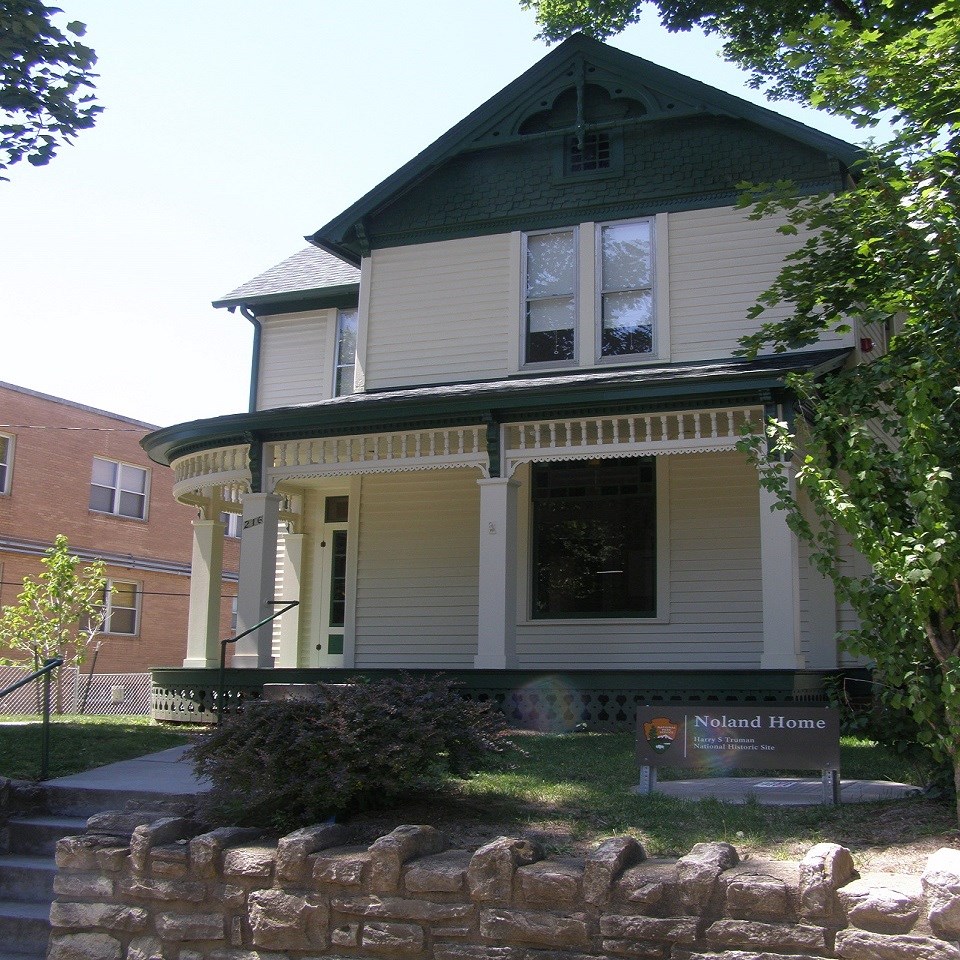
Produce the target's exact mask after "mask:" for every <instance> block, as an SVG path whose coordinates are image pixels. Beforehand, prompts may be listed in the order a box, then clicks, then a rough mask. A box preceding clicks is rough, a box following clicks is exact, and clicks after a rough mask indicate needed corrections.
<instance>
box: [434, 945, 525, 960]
mask: <svg viewBox="0 0 960 960" xmlns="http://www.w3.org/2000/svg"><path fill="white" fill-rule="evenodd" d="M433 956H434V960H527V957H528V951H526V950H523V949H521V948H519V947H484V946H477V945H476V944H473V943H436V944H434V947H433Z"/></svg>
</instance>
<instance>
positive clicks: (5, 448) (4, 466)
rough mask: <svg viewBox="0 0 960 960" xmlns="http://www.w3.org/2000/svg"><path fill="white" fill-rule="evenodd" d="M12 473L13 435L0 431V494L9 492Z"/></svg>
mask: <svg viewBox="0 0 960 960" xmlns="http://www.w3.org/2000/svg"><path fill="white" fill-rule="evenodd" d="M12 473H13V437H8V436H7V435H6V434H4V433H0V496H2V495H3V494H5V493H9V492H10V477H11V474H12Z"/></svg>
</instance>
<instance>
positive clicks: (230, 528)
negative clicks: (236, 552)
mask: <svg viewBox="0 0 960 960" xmlns="http://www.w3.org/2000/svg"><path fill="white" fill-rule="evenodd" d="M220 522H221V523H222V524H223V535H224V536H225V537H230V538H231V539H233V540H239V539H240V532H241V531H242V529H243V516H242V515H241V514H239V513H229V512H228V511H226V510H224V511H223V512H222V513H221V514H220Z"/></svg>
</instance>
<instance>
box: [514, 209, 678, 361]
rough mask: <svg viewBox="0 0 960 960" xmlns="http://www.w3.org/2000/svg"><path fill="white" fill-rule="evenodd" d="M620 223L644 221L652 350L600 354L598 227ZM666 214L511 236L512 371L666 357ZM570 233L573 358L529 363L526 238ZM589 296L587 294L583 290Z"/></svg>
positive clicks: (668, 358) (599, 235)
mask: <svg viewBox="0 0 960 960" xmlns="http://www.w3.org/2000/svg"><path fill="white" fill-rule="evenodd" d="M625 223H648V224H649V225H650V244H651V261H652V262H651V284H650V288H651V292H652V296H653V318H652V330H651V336H652V341H653V348H652V349H651V350H650V351H649V352H648V353H631V354H623V355H620V356H613V357H604V356H601V352H602V330H601V325H602V322H603V316H602V314H603V311H602V306H601V298H602V295H603V291H602V289H601V287H602V282H603V264H602V259H601V258H602V249H601V243H600V237H601V231H602V229H603V228H604V227H607V226H616V225H618V224H625ZM668 223H669V219H668V215H667V214H665V213H658V214H655V215H653V216H649V217H626V218H623V219H619V220H604V221H602V222H600V221H597V222H587V223H580V224H576V225H574V226H565V227H557V228H554V229H551V230H529V231H525V232H518V233H515V234H513V236H514V237H515V238H516V239H515V244H516V246H515V247H514V248H513V249H514V250H515V251H516V252H515V257H516V261H515V262H516V268H515V272H514V274H513V276H514V278H515V279H514V280H513V281H512V283H513V284H514V290H515V296H516V300H515V301H514V302H515V303H517V304H518V308H517V309H518V313H519V323H517V324H516V326H515V327H514V329H515V330H516V331H517V334H516V335H514V336H512V337H511V341H510V353H511V361H510V362H511V369H513V370H514V371H518V372H519V371H540V370H554V369H560V370H571V369H586V368H591V367H592V368H596V367H606V366H642V365H645V364H653V363H665V362H669V360H670V330H669V319H670V301H669V289H670V284H669V257H668ZM570 230H573V231H575V236H576V240H575V248H576V252H577V292H576V295H575V300H574V311H575V317H576V319H575V324H576V325H575V328H574V349H573V354H574V356H573V359H572V360H554V361H550V362H540V363H528V362H527V361H526V343H527V237H530V236H536V235H537V234H544V233H564V232H568V231H570ZM588 290H592V291H593V295H592V296H587V295H586V291H588Z"/></svg>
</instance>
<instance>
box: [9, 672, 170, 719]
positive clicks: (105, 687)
mask: <svg viewBox="0 0 960 960" xmlns="http://www.w3.org/2000/svg"><path fill="white" fill-rule="evenodd" d="M30 672H31V671H29V670H26V669H24V668H23V667H0V689H3V688H4V687H7V686H9V685H10V684H12V683H16V682H17V681H18V680H21V679H22V678H23V677H26V676H28V675H29V674H30ZM42 683H43V681H42V680H40V681H38V682H37V683H28V684H27V685H26V686H23V687H21V688H20V689H19V690H14V691H13V693H8V694H7V695H6V696H5V697H3V698H0V716H15V715H19V714H34V713H38V712H39V711H40V703H41V697H42ZM152 686H153V684H152V681H151V677H150V674H149V673H100V674H94V675H93V676H92V677H88V675H86V674H84V673H82V672H80V671H79V670H78V669H77V668H76V667H63V668H61V669H60V670H59V671H57V672H56V673H55V674H54V676H53V679H52V681H51V684H50V703H51V706H52V707H53V709H54V710H57V709H59V710H60V712H62V713H80V712H81V711H82V712H84V713H89V714H93V715H96V716H107V715H118V714H133V713H143V714H148V713H150V701H151V691H152Z"/></svg>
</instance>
